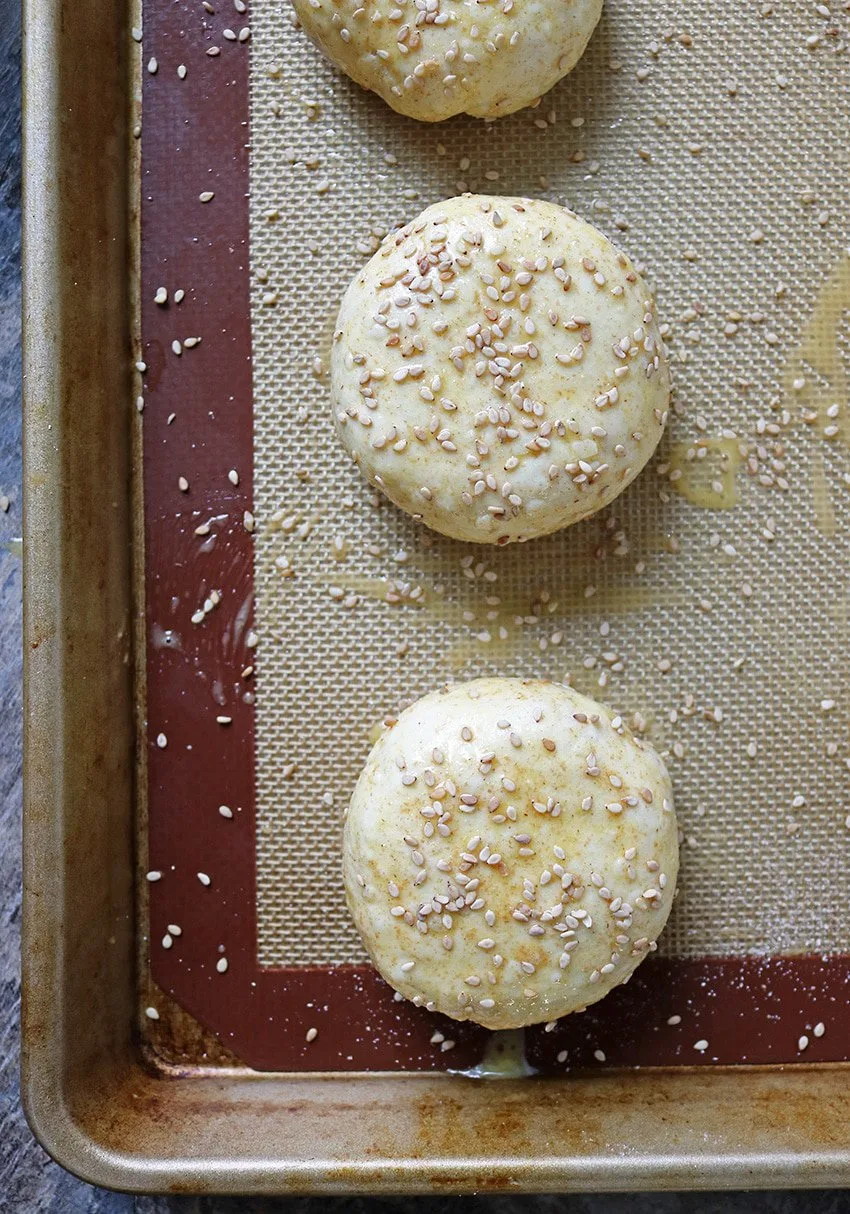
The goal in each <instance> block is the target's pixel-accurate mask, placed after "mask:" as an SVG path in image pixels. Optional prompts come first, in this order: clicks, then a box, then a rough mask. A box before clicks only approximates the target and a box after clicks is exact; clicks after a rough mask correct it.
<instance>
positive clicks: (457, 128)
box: [141, 0, 850, 1069]
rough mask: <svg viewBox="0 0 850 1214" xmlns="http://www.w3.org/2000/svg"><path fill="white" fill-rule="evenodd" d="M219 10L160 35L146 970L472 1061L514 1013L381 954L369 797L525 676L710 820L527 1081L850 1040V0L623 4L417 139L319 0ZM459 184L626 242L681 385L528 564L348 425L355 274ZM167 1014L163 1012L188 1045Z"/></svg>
mask: <svg viewBox="0 0 850 1214" xmlns="http://www.w3.org/2000/svg"><path fill="white" fill-rule="evenodd" d="M211 7H214V8H216V9H217V11H216V12H207V11H206V10H205V9H204V8H202V7H201V6H196V5H194V4H184V5H176V6H167V5H165V4H164V3H160V2H159V0H151V2H150V3H148V4H147V5H146V6H145V30H144V35H143V50H142V64H143V69H144V70H143V73H142V74H143V77H144V104H143V118H142V127H143V129H142V220H143V222H142V246H141V247H142V271H143V283H142V339H143V348H142V353H141V361H142V362H143V363H144V364H145V368H146V369H145V371H144V372H142V373H141V375H142V381H143V391H142V396H143V398H144V402H145V403H144V414H143V422H142V425H143V427H144V450H145V511H146V590H147V640H148V663H147V681H148V727H149V739H148V740H149V748H148V777H149V778H148V806H149V818H150V830H149V835H150V855H149V858H148V860H146V864H147V866H148V867H147V868H146V871H147V872H152V873H153V874H157V873H161V874H162V875H161V876H160V877H159V878H157V879H154V880H152V881H150V882H148V883H147V885H148V888H149V892H150V903H151V923H152V930H151V960H152V968H153V974H154V976H155V978H156V979H157V981H158V982H159V984H160V985H161V986H162V987H163V988H164V989H165V990H166V991H170V992H171V993H172V994H173V995H174V996H175V999H176V1001H177V1003H179V1004H181V1005H182V1006H183V1007H185V1008H187V1009H188V1010H189V1011H190V1012H192V1013H193V1015H194V1016H196V1017H197V1018H198V1019H199V1020H200V1021H201V1022H202V1023H203V1024H204V1025H206V1026H207V1027H208V1028H210V1029H212V1030H214V1031H215V1032H216V1033H217V1034H218V1036H219V1037H220V1038H221V1039H222V1040H224V1041H225V1043H226V1044H229V1045H231V1046H232V1047H233V1048H234V1050H235V1053H236V1054H237V1055H238V1056H240V1057H241V1058H243V1059H244V1060H245V1061H247V1062H249V1063H251V1064H252V1065H257V1066H272V1067H280V1068H285V1067H295V1068H310V1069H313V1068H318V1069H321V1068H323V1067H327V1068H330V1067H355V1066H357V1067H384V1066H388V1067H398V1066H424V1067H440V1066H459V1065H462V1062H463V1060H464V1059H465V1060H470V1059H471V1060H474V1059H475V1058H476V1057H477V1056H478V1054H480V1051H481V1049H482V1048H484V1045H485V1041H486V1034H482V1033H480V1032H478V1031H477V1030H475V1029H470V1028H469V1027H468V1026H467V1027H464V1028H460V1027H459V1026H456V1025H453V1024H451V1022H445V1021H443V1022H440V1023H439V1024H437V1023H436V1022H435V1021H434V1020H433V1018H430V1017H428V1016H427V1015H423V1014H420V1013H418V1012H416V1011H415V1010H414V1009H411V1008H409V1007H407V1006H406V1005H400V1004H398V1003H396V1002H394V1001H393V999H392V993H391V992H390V991H389V990H388V988H386V987H384V986H383V984H382V983H381V982H380V980H378V979H377V978H376V976H375V975H374V974H373V973H372V972H371V970H370V969H369V968H368V966H366V965H365V964H364V956H365V955H364V953H363V950H362V948H361V946H360V944H359V941H358V939H357V936H356V933H355V932H354V929H353V927H352V925H351V923H350V921H349V918H348V915H347V911H346V908H345V903H344V898H343V893H342V885H341V880H340V873H339V869H340V839H341V815H342V810H343V808H344V805H345V802H346V800H347V797H348V795H349V793H350V790H351V788H352V786H353V783H354V781H355V780H356V777H357V773H358V771H359V768H360V766H361V765H362V763H363V761H364V759H365V757H366V755H367V753H368V750H369V747H370V744H371V741H372V740H374V737H375V734H376V730H378V729H380V727H381V722H382V721H383V720H387V719H392V717H393V716H394V715H396V714H397V713H398V711H399V710H400V709H401V708H402V707H403V706H404V705H405V704H406V703H408V702H410V701H411V700H412V699H414V698H416V697H417V696H419V695H420V694H422V693H424V692H425V691H427V690H429V689H431V688H433V687H435V686H437V685H439V684H440V683H442V682H445V681H446V680H450V679H459V678H467V677H473V676H475V675H478V674H491V673H503V674H512V675H513V674H516V675H525V674H528V675H535V676H543V677H549V678H553V679H559V680H568V681H570V682H571V683H572V684H573V685H574V686H576V687H578V688H579V689H580V690H582V691H584V692H587V693H589V694H591V695H595V696H597V697H599V698H602V699H604V700H606V701H607V702H609V703H611V704H613V705H615V706H616V707H617V708H618V709H619V710H620V711H622V712H623V713H624V714H625V715H626V718H627V719H628V720H629V722H630V723H631V724H632V727H633V728H635V729H636V730H638V731H640V732H642V733H645V734H646V736H647V737H649V738H651V740H652V741H653V743H654V744H655V745H656V746H657V747H658V748H659V749H661V750H662V751H663V753H664V754H665V757H666V759H667V762H668V764H669V767H670V771H671V775H672V778H673V781H674V787H675V792H676V806H677V811H678V814H679V819H680V824H681V826H682V830H683V835H684V839H683V857H682V859H683V864H682V875H681V885H680V893H679V897H678V900H677V904H676V907H675V909H674V913H673V916H672V917H671V920H670V923H669V925H668V927H667V929H666V931H665V933H664V935H663V937H662V941H661V948H660V952H661V953H662V954H663V957H661V958H659V959H653V960H652V961H650V962H649V963H648V964H647V965H646V966H644V967H643V968H642V970H641V971H639V973H638V975H637V976H636V978H635V979H634V981H633V982H632V984H631V985H630V987H629V988H628V990H627V991H621V992H618V993H617V994H616V995H614V996H612V997H610V998H609V999H608V1000H606V1001H604V1002H603V1004H601V1005H599V1006H598V1007H596V1008H594V1009H592V1010H591V1011H590V1012H588V1013H587V1014H586V1015H585V1016H583V1017H581V1018H577V1017H573V1018H570V1019H568V1020H566V1021H564V1022H562V1023H561V1024H560V1025H559V1026H558V1027H557V1029H556V1030H555V1031H554V1032H553V1033H550V1034H546V1035H544V1034H543V1033H542V1032H541V1031H535V1033H534V1034H529V1046H528V1048H529V1052H530V1053H531V1055H532V1056H533V1057H534V1059H535V1061H536V1063H537V1064H538V1065H540V1066H550V1067H562V1066H565V1065H566V1066H569V1065H573V1064H576V1063H579V1062H581V1063H588V1064H590V1065H605V1064H607V1063H609V1062H615V1063H620V1064H621V1063H628V1062H635V1061H639V1062H642V1063H652V1062H688V1063H692V1062H711V1061H723V1062H735V1061H788V1060H792V1059H796V1058H805V1060H806V1061H808V1060H810V1059H813V1058H819V1059H837V1058H841V1057H844V1053H845V1051H846V1048H847V1047H846V1044H845V1043H846V1040H847V1037H846V1034H844V1035H843V1039H842V1034H841V1033H840V1032H839V1031H838V1027H837V1026H838V1020H837V1019H836V1018H837V1017H838V1018H840V1017H841V1016H842V1015H844V1011H842V1008H845V1005H846V1003H847V999H846V993H847V982H848V975H850V965H848V962H847V959H846V957H845V956H844V955H843V954H844V953H845V952H846V951H847V943H848V942H847V927H846V911H845V906H844V899H843V897H842V895H841V893H840V891H841V889H842V888H844V886H845V885H846V880H845V878H844V875H843V874H844V870H845V867H846V863H847V857H848V849H850V825H848V819H847V813H848V797H847V782H848V779H850V774H848V765H850V749H848V735H847V725H848V720H847V708H848V704H847V696H846V687H845V683H846V680H845V678H844V663H845V660H846V658H845V655H846V644H847V588H846V582H845V569H846V559H847V541H848V535H849V534H850V461H848V458H847V444H846V440H847V436H848V429H847V420H846V410H847V408H848V392H847V383H848V381H847V363H846V359H847V355H848V349H849V347H848V338H850V326H848V323H847V321H848V310H850V255H848V252H847V249H846V247H845V246H846V243H847V239H848V238H847V231H846V226H845V217H846V215H847V214H848V213H850V172H848V169H850V165H848V151H847V142H846V138H845V132H846V123H847V117H848V114H847V110H848V106H847V97H848V96H850V92H849V91H848V85H850V79H848V77H850V71H849V70H848V58H847V54H846V51H845V46H846V40H847V38H848V35H850V13H848V12H847V11H846V9H845V8H844V7H843V6H831V11H828V10H826V9H824V8H823V7H822V8H821V10H817V9H815V8H814V7H810V6H799V5H787V4H786V5H778V4H777V5H770V4H747V5H744V6H741V5H740V4H732V3H731V2H730V0H724V2H723V3H719V4H716V5H713V6H710V7H709V8H708V9H706V8H699V9H698V8H696V7H695V6H693V5H689V4H685V3H671V4H665V5H663V6H661V5H659V4H656V3H652V2H650V0H639V2H637V3H628V4H627V3H625V0H608V3H606V6H605V12H604V14H603V18H602V21H601V23H600V26H599V28H598V29H597V31H596V33H595V34H594V36H593V38H592V40H591V43H590V45H589V47H588V50H587V53H586V54H585V56H584V58H583V60H582V61H581V63H580V64H579V66H578V67H577V68H576V70H575V71H574V72H573V73H572V74H571V75H570V76H569V77H567V78H566V79H565V80H564V81H562V82H561V83H560V84H559V85H558V86H557V87H556V88H555V89H554V90H553V91H552V92H551V93H550V94H548V95H547V96H546V97H544V98H543V99H542V100H541V102H540V104H539V105H538V106H537V107H536V108H533V109H527V110H523V111H521V112H519V113H518V114H515V115H512V116H510V117H508V118H505V119H501V120H499V121H498V122H492V123H486V122H481V121H479V120H472V119H465V118H458V119H453V120H451V121H449V122H447V123H443V124H439V125H433V126H426V125H424V124H419V123H416V122H414V121H411V120H409V119H405V118H402V117H400V116H398V115H396V114H394V113H392V112H391V111H390V110H389V109H388V108H387V107H386V106H385V105H384V104H383V103H382V102H380V101H379V100H378V99H376V98H375V97H373V96H371V95H369V94H366V93H365V92H363V91H362V90H360V89H358V88H357V87H356V86H355V85H353V84H351V83H350V82H349V81H348V80H347V79H345V78H344V77H342V76H341V75H340V74H339V73H338V72H337V71H336V70H335V69H334V68H333V67H332V66H331V65H330V64H329V63H328V62H327V61H326V60H324V59H323V58H322V56H321V55H320V54H319V52H318V51H317V50H316V49H315V48H314V47H313V46H312V45H311V44H310V42H309V41H308V40H307V38H306V37H305V36H304V34H303V32H302V31H300V30H299V29H298V28H297V25H296V23H295V21H294V18H293V16H292V13H291V10H290V9H289V8H288V6H281V5H279V4H278V3H276V2H274V0H255V2H254V3H253V4H252V6H251V11H250V14H249V13H247V12H242V11H240V10H241V9H243V8H244V6H243V5H242V4H241V0H239V5H238V8H234V7H232V6H231V4H228V5H224V4H222V5H217V6H216V5H213V6H211ZM151 67H153V68H154V70H150V69H151ZM464 190H471V191H481V192H493V193H506V194H525V195H529V196H534V197H542V198H547V199H550V200H552V201H555V202H559V203H561V204H563V205H566V206H568V207H570V208H572V209H574V210H576V211H577V212H578V213H580V214H581V215H583V216H584V217H586V218H588V219H590V220H591V221H592V222H594V223H596V224H597V226H599V227H600V228H602V230H603V231H605V232H606V233H607V234H608V235H609V236H610V237H611V238H612V239H613V240H614V241H615V243H618V244H620V245H621V246H622V247H624V248H625V249H626V250H627V251H628V252H629V253H630V255H631V256H633V257H634V258H635V259H636V260H637V262H638V263H639V265H640V266H641V268H642V270H643V272H644V273H645V275H646V277H647V278H648V280H649V282H650V283H651V284H652V286H653V289H654V290H655V292H656V295H657V299H658V308H659V314H660V316H661V319H662V320H663V321H664V322H665V325H666V329H665V336H666V342H667V346H668V350H669V354H670V359H671V364H672V369H673V373H674V382H675V394H674V408H673V411H672V420H671V424H670V426H669V429H668V433H667V436H666V437H665V439H664V441H663V443H662V445H661V447H660V449H659V452H658V455H657V457H656V458H655V459H654V460H653V461H652V462H651V464H650V465H649V467H648V468H647V470H646V471H645V472H644V473H643V474H642V475H641V477H640V478H639V479H638V480H637V482H636V483H635V484H634V485H633V486H632V487H631V488H630V489H629V490H628V491H627V492H626V493H625V494H624V495H623V496H622V497H621V498H620V499H618V500H617V501H616V502H614V503H613V505H612V506H611V507H609V508H608V509H607V510H605V511H603V512H601V514H599V515H598V516H596V517H595V518H593V519H591V520H589V521H588V522H586V523H584V524H580V525H579V526H577V527H574V528H572V529H568V530H566V531H563V532H561V533H559V534H557V535H555V536H552V537H549V538H547V539H544V540H539V541H535V542H533V543H530V544H527V545H522V546H515V547H512V548H508V549H499V550H494V549H491V548H489V547H486V546H478V545H464V544H460V543H457V542H454V541H451V540H447V539H444V538H442V537H439V536H436V535H433V534H431V533H429V532H427V531H425V530H424V529H422V528H421V527H419V526H417V525H416V524H415V523H413V522H412V521H411V520H409V519H408V518H406V517H405V516H403V515H402V514H401V513H400V512H398V511H397V510H396V509H395V508H394V507H392V506H391V505H389V504H388V503H386V502H384V501H382V500H381V499H379V498H377V497H376V496H375V494H374V492H373V491H372V490H371V489H370V488H369V487H368V486H367V485H366V484H365V483H364V482H363V481H362V480H361V479H360V477H359V475H358V473H357V472H356V470H355V469H354V468H353V467H351V466H350V465H349V463H348V462H347V460H346V459H345V457H344V455H343V453H342V450H341V448H340V447H339V445H338V443H337V440H336V439H335V436H334V434H333V431H332V427H331V425H330V421H329V402H328V388H327V366H326V361H327V359H326V356H327V349H328V345H329V341H330V336H331V333H332V326H333V319H334V315H335V309H336V306H337V304H338V301H339V298H340V296H341V294H342V292H343V290H344V288H345V286H346V285H347V282H348V281H349V279H350V277H351V276H352V275H353V274H354V273H355V271H356V270H357V268H358V267H359V266H360V265H361V264H362V262H363V261H364V260H365V259H366V258H367V257H368V256H369V255H370V253H371V252H372V251H373V250H374V249H375V248H376V247H377V245H378V242H379V241H380V239H381V237H382V236H383V235H384V234H385V233H386V232H388V231H390V230H392V229H393V228H394V227H396V226H398V225H400V224H402V223H404V222H406V221H407V220H409V219H411V218H413V217H414V216H415V215H416V214H417V213H418V212H419V211H420V210H422V209H423V208H424V207H425V206H427V205H429V204H430V203H431V202H434V201H436V200H438V199H440V198H442V197H447V196H451V195H454V194H456V193H460V192H463V191H464ZM160 288H163V289H164V290H165V292H166V302H165V303H164V304H162V303H157V302H156V300H157V298H158V297H157V294H156V293H157V291H158V290H159V289H160ZM179 290H183V291H184V292H185V296H184V297H183V299H182V300H181V302H177V300H176V299H175V296H174V292H175V291H179ZM159 298H161V296H160V297H159ZM187 338H188V339H189V340H187ZM193 338H200V339H201V341H200V342H197V341H193V340H192V339H193ZM181 478H182V479H181ZM187 748H188V749H187ZM221 807H223V808H221ZM171 927H175V928H178V929H179V931H171ZM152 998H153V997H152ZM151 1006H152V1007H153V1010H154V1011H157V1010H158V1007H157V1005H156V1000H154V1003H153V1004H152V1005H151ZM352 1006H353V1007H355V1008H356V1009H357V1010H356V1012H354V1013H353V1012H352ZM845 1011H846V1008H845ZM171 1015H172V1014H171V1013H167V1012H166V1009H165V1006H164V1005H163V1007H162V1014H161V1016H160V1020H159V1021H155V1020H154V1021H150V1018H148V1021H149V1022H148V1024H147V1026H146V1027H147V1029H148V1030H150V1031H152V1033H153V1035H154V1039H155V1040H156V1041H157V1042H158V1045H157V1048H159V1049H160V1050H163V1051H165V1052H166V1053H167V1052H168V1051H169V1049H173V1048H174V1040H176V1038H170V1037H169V1036H168V1034H169V1029H168V1027H167V1025H168V1022H169V1019H170V1017H171ZM352 1016H353V1019H352ZM670 1021H672V1023H669V1022H670ZM624 1025H625V1026H627V1028H624ZM821 1026H823V1029H821ZM312 1030H315V1032H313V1031H312ZM435 1030H436V1036H437V1038H438V1040H435V1041H432V1040H431V1037H432V1035H433V1034H434V1033H435ZM308 1037H309V1040H308ZM440 1038H442V1040H441V1039H440ZM169 1041H170V1042H171V1044H170V1045H169ZM446 1041H449V1042H454V1046H453V1047H452V1048H449V1049H446V1048H445V1046H446ZM801 1042H805V1044H801ZM178 1052H179V1051H178Z"/></svg>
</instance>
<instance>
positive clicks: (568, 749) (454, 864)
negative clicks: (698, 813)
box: [344, 679, 679, 1029]
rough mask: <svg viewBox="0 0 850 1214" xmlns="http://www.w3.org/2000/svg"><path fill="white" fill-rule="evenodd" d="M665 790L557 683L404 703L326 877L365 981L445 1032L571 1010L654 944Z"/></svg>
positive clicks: (671, 831)
mask: <svg viewBox="0 0 850 1214" xmlns="http://www.w3.org/2000/svg"><path fill="white" fill-rule="evenodd" d="M678 866H679V862H678V836H677V828H676V818H675V814H674V811H673V801H672V793H671V789H670V780H669V777H668V775H667V772H666V770H665V768H664V764H663V762H662V761H661V759H660V758H659V756H658V755H657V754H656V752H655V751H654V750H653V749H652V748H651V747H650V746H648V745H646V744H645V743H642V742H641V741H640V740H639V739H638V738H635V737H633V736H632V734H631V733H630V732H629V730H628V729H627V728H626V727H625V725H624V724H623V722H622V720H621V719H620V717H618V716H616V715H615V714H613V713H612V712H610V711H609V710H608V709H607V708H603V707H602V706H601V705H599V704H597V703H595V702H594V701H593V700H589V699H587V698H586V697H585V696H582V695H578V694H577V693H576V692H575V691H572V690H571V689H570V688H568V687H563V686H561V685H559V684H555V683H545V682H541V681H536V680H535V681H524V680H520V679H476V680H475V681H473V682H471V683H465V684H459V685H455V686H452V687H449V688H446V689H445V690H443V691H439V692H434V693H432V694H431V695H427V696H425V697H424V699H421V700H419V701H418V702H417V703H416V704H414V705H413V706H412V707H411V708H408V709H407V711H406V712H404V713H402V715H401V716H400V718H399V720H398V723H397V724H396V725H395V726H394V727H393V728H392V729H390V730H389V731H388V732H387V733H385V734H384V735H383V737H382V738H381V739H380V740H379V742H378V743H377V745H376V746H375V748H374V749H373V751H372V753H371V755H370V756H369V759H368V762H367V763H366V766H365V768H364V770H363V773H362V775H361V776H360V780H359V781H358V784H357V787H356V788H355V790H354V795H353V797H352V799H351V804H350V806H349V810H348V815H347V819H346V824H345V839H344V872H345V887H346V892H347V895H348V903H349V907H350V909H351V913H352V915H353V917H354V921H355V923H356V924H357V927H358V930H359V931H360V934H361V936H362V937H363V942H364V944H365V945H366V948H367V950H368V951H369V954H370V956H371V957H372V960H373V961H374V963H375V965H376V967H377V968H378V970H379V971H380V972H381V974H382V975H383V977H384V978H385V979H386V980H387V982H389V983H390V984H391V985H392V986H394V987H395V988H396V990H397V991H400V992H401V994H402V995H404V996H405V997H406V998H407V999H411V1000H413V1002H414V1003H416V1004H420V1005H423V1006H425V1007H427V1008H428V1009H430V1010H432V1011H439V1012H444V1013H445V1014H446V1015H448V1016H452V1017H454V1018H455V1019H456V1020H475V1021H477V1022H478V1023H479V1024H483V1025H485V1026H486V1027H487V1028H492V1029H504V1028H519V1027H521V1026H522V1025H527V1024H534V1023H536V1022H538V1021H549V1020H554V1019H556V1018H557V1017H559V1016H565V1015H566V1014H567V1013H568V1012H574V1011H577V1010H578V1009H580V1008H584V1007H586V1006H587V1004H589V1003H594V1002H595V1001H596V1000H597V999H601V998H602V996H603V995H605V994H607V993H608V991H610V990H611V988H612V987H614V986H617V985H618V983H620V982H624V981H625V980H626V979H627V978H628V977H629V975H630V974H631V973H632V971H633V970H634V969H635V967H636V966H637V965H638V964H639V963H640V962H641V961H642V960H643V958H644V957H645V956H646V955H647V954H648V953H649V952H651V951H652V950H653V949H654V948H655V941H656V938H657V936H658V934H659V932H660V931H661V929H662V928H663V927H664V924H665V922H666V920H667V916H668V915H669V913H670V907H671V905H672V902H673V894H674V891H675V887H676V875H677V871H678Z"/></svg>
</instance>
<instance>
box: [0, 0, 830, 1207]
mask: <svg viewBox="0 0 850 1214" xmlns="http://www.w3.org/2000/svg"><path fill="white" fill-rule="evenodd" d="M45 2H47V0H45ZM19 96H20V10H19V7H18V6H17V5H15V4H7V5H6V6H5V12H4V21H3V22H2V23H0V706H2V708H1V709H0V712H2V716H1V717H0V1013H2V1016H1V1017H0V1210H9V1211H10V1212H11V1211H14V1212H15V1214H18V1212H20V1214H41V1212H42V1211H52V1212H55V1214H119V1212H120V1214H125V1212H127V1214H130V1212H133V1214H171V1212H172V1211H173V1212H175V1214H179V1212H185V1214H190V1212H191V1214H237V1212H238V1214H270V1212H271V1211H280V1212H282V1214H320V1212H322V1214H325V1212H330V1214H334V1212H335V1211H338V1212H339V1214H343V1212H345V1214H361V1212H362V1211H366V1210H371V1211H386V1214H401V1212H402V1211H404V1212H405V1214H449V1212H450V1211H454V1210H457V1211H460V1210H461V1209H462V1210H463V1211H464V1212H465V1214H519V1212H520V1211H523V1212H524V1214H525V1212H528V1214H556V1211H557V1212H558V1214H626V1211H628V1212H629V1214H650V1212H651V1214H686V1212H691V1211H701V1212H704V1214H709V1212H714V1211H717V1214H720V1212H721V1211H722V1212H723V1214H759V1212H764V1214H804V1212H805V1214H843V1212H845V1211H846V1212H848V1214H850V1193H848V1192H803V1193H796V1194H795V1193H763V1194H746V1193H727V1194H719V1193H718V1194H712V1193H691V1194H676V1193H668V1194H643V1195H635V1196H631V1195H596V1196H586V1195H579V1194H577V1195H571V1196H552V1197H523V1196H518V1195H514V1196H507V1195H506V1196H497V1197H480V1198H459V1197H448V1196H445V1197H434V1198H387V1199H380V1200H379V1199H375V1198H372V1199H369V1198H339V1199H335V1200H329V1199H325V1198H315V1197H314V1198H289V1199H284V1200H280V1201H276V1200H268V1199H266V1200H260V1199H250V1198H227V1199H225V1198H214V1197H207V1198H194V1197H178V1198H159V1197H129V1196H126V1195H124V1194H121V1193H110V1192H106V1191H105V1190H103V1189H94V1188H92V1187H91V1185H87V1184H84V1183H83V1182H82V1181H80V1180H77V1179H76V1178H75V1177H73V1176H71V1175H70V1174H69V1173H67V1172H65V1171H64V1170H63V1169H62V1168H60V1167H58V1166H57V1165H56V1164H55V1163H53V1162H52V1160H50V1159H49V1158H48V1157H47V1155H46V1154H45V1153H44V1151H42V1150H41V1148H40V1147H39V1146H38V1144H37V1143H36V1142H35V1140H34V1139H33V1137H32V1135H31V1133H30V1131H29V1129H28V1127H27V1125H26V1122H25V1121H24V1118H23V1114H22V1112H21V1108H20V1101H19V1097H18V1006H19V999H20V976H19V972H20V967H19V957H18V952H19V928H20V917H21V914H20V912H21V888H20V887H21V879H20V813H21V732H22V730H21V723H22V720H21V717H22V714H21V642H20V620H21V610H20V603H21V561H20V544H19V543H18V542H17V540H18V537H19V536H20V534H21V511H20V477H21V470H20V449H21V418H20V179H21V174H20V105H19ZM6 499H8V509H3V507H5V506H6V505H7V502H6Z"/></svg>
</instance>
